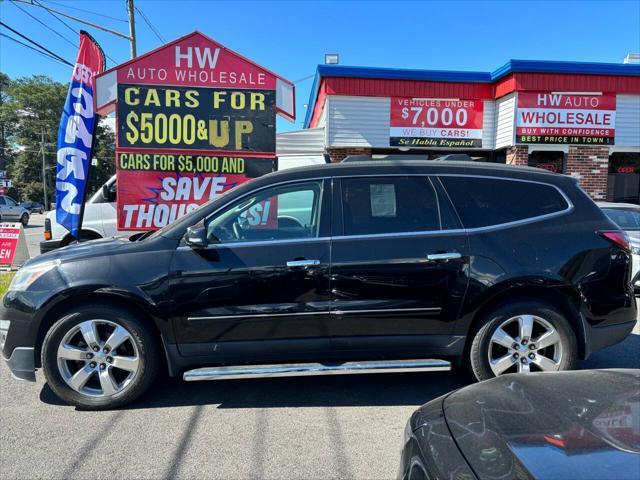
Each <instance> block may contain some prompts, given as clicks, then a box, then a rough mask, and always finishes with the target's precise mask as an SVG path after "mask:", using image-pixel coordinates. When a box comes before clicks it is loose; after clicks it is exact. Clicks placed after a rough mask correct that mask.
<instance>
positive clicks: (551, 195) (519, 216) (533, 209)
mask: <svg viewBox="0 0 640 480" xmlns="http://www.w3.org/2000/svg"><path fill="white" fill-rule="evenodd" d="M440 180H441V181H442V184H443V185H444V187H445V188H446V189H447V193H448V194H449V197H450V198H451V200H452V201H453V205H454V207H455V208H456V210H457V212H458V215H459V216H460V220H462V224H463V225H464V227H465V228H478V227H488V226H491V225H499V224H501V223H508V222H514V221H517V220H525V219H527V218H533V217H539V216H540V215H547V214H549V213H556V212H561V211H563V210H566V209H567V208H568V206H569V205H568V204H567V201H566V200H565V199H564V197H563V196H562V195H561V194H560V192H558V190H557V189H556V188H554V187H552V186H551V185H544V184H540V183H532V182H524V181H517V180H501V179H495V178H479V177H455V176H451V177H448V176H442V177H440ZM514 199H517V201H514Z"/></svg>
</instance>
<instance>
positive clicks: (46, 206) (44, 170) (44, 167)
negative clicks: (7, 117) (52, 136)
mask: <svg viewBox="0 0 640 480" xmlns="http://www.w3.org/2000/svg"><path fill="white" fill-rule="evenodd" d="M40 149H41V150H42V189H43V191H44V209H45V210H49V203H48V202H47V165H46V158H45V153H44V128H43V129H42V142H41V143H40Z"/></svg>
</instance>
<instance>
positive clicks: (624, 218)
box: [602, 208, 640, 231]
mask: <svg viewBox="0 0 640 480" xmlns="http://www.w3.org/2000/svg"><path fill="white" fill-rule="evenodd" d="M602 211H603V212H604V213H605V214H606V215H607V217H609V218H610V219H611V220H613V221H614V222H615V223H616V224H617V225H618V226H619V227H620V228H621V229H623V230H634V231H640V211H637V210H623V209H621V208H603V209H602Z"/></svg>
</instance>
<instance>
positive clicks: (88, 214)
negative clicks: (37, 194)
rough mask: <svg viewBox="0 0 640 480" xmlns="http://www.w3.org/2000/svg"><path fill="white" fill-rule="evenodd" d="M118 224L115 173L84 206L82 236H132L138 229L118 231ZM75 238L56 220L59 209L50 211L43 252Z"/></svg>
mask: <svg viewBox="0 0 640 480" xmlns="http://www.w3.org/2000/svg"><path fill="white" fill-rule="evenodd" d="M116 227H117V225H116V176H115V175H114V176H113V177H111V178H110V179H109V180H108V181H107V182H106V183H105V184H104V185H102V188H101V189H100V190H98V191H97V192H96V193H94V194H93V196H92V197H91V198H90V199H89V200H88V201H87V203H86V204H85V206H84V218H83V220H82V230H81V232H80V238H81V239H82V240H94V239H96V238H105V237H114V236H121V237H122V236H129V235H132V234H133V233H135V232H119V231H118V230H117V228H116ZM73 241H75V239H74V238H73V237H72V236H71V234H70V233H69V232H68V231H67V229H65V228H64V227H63V226H62V225H60V224H59V223H58V222H57V221H56V211H55V210H52V211H50V212H49V213H47V217H46V218H45V221H44V241H42V242H40V253H45V252H49V251H51V250H54V249H56V248H60V247H65V246H67V245H69V244H70V243H71V242H73Z"/></svg>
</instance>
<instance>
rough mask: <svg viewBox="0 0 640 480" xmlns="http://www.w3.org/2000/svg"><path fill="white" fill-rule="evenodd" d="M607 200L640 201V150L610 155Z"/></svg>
mask: <svg viewBox="0 0 640 480" xmlns="http://www.w3.org/2000/svg"><path fill="white" fill-rule="evenodd" d="M607 200H608V201H610V202H625V203H640V152H616V153H613V154H611V156H610V157H609V175H608V178H607Z"/></svg>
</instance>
